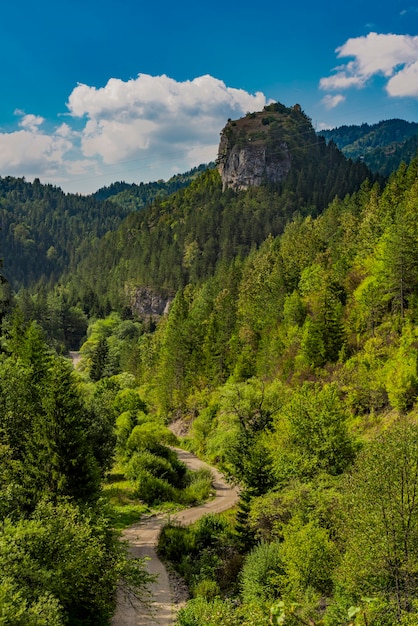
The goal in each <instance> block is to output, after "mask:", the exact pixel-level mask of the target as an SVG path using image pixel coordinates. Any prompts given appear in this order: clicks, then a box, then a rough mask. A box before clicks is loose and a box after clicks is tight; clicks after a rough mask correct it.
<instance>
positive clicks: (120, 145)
mask: <svg viewBox="0 0 418 626" xmlns="http://www.w3.org/2000/svg"><path fill="white" fill-rule="evenodd" d="M267 103H268V101H267V100H266V98H265V96H264V94H262V93H256V94H250V93H248V92H246V91H244V90H242V89H235V88H231V87H227V86H226V85H225V83H223V82H222V81H221V80H218V79H216V78H213V77H212V76H209V75H206V76H199V77H197V78H195V79H194V80H188V81H184V82H178V81H176V80H174V79H172V78H169V77H168V76H149V75H147V74H139V75H138V76H137V78H135V79H131V80H128V81H123V80H120V79H117V78H111V79H110V80H109V81H108V82H107V84H106V85H105V86H104V87H101V88H97V87H94V86H89V85H83V84H79V85H77V86H76V87H75V88H74V89H73V91H72V92H71V94H70V95H69V98H68V102H67V108H68V112H69V115H68V117H67V120H66V123H61V124H59V125H56V127H55V128H52V129H51V122H50V121H49V122H47V121H46V120H45V119H44V118H43V117H41V116H40V115H34V114H26V113H25V112H24V111H21V110H17V111H15V113H16V115H18V116H19V118H20V119H19V121H18V124H17V130H16V131H15V132H9V133H6V132H3V133H0V175H2V176H4V175H13V176H26V178H28V179H30V178H31V177H35V176H38V177H39V178H40V179H41V180H42V181H43V182H52V183H54V184H57V185H61V186H62V187H63V188H64V190H65V191H79V192H81V193H89V192H92V191H95V190H96V189H98V188H99V187H101V186H103V185H106V184H110V183H111V182H114V181H115V180H123V179H124V180H135V181H137V182H139V181H145V182H146V181H149V180H155V179H158V178H168V177H170V176H171V175H172V174H173V173H177V172H182V171H185V170H186V169H190V168H191V167H193V166H195V165H199V164H200V163H204V162H208V161H210V160H213V159H215V157H216V154H217V148H218V143H219V133H220V131H221V130H222V128H223V127H224V125H225V123H226V121H227V119H228V118H230V117H231V118H237V117H241V116H243V115H244V114H245V113H247V112H248V111H259V110H261V109H262V108H263V107H264V105H265V104H267ZM46 127H48V130H47V129H46Z"/></svg>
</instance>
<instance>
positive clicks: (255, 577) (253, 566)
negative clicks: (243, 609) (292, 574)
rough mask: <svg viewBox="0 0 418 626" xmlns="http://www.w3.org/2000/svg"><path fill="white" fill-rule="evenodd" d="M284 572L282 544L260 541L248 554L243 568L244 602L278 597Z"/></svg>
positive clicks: (242, 586) (242, 588) (242, 587)
mask: <svg viewBox="0 0 418 626" xmlns="http://www.w3.org/2000/svg"><path fill="white" fill-rule="evenodd" d="M283 574H284V569H283V563H282V557H281V551H280V544H278V543H260V544H259V545H258V546H256V547H255V548H254V549H253V550H252V551H251V552H250V554H249V555H248V556H247V558H246V559H245V562H244V566H243V568H242V572H241V591H242V597H243V600H244V602H252V601H255V600H257V599H259V600H268V599H273V598H275V597H277V596H278V595H279V591H280V579H281V577H282V576H283Z"/></svg>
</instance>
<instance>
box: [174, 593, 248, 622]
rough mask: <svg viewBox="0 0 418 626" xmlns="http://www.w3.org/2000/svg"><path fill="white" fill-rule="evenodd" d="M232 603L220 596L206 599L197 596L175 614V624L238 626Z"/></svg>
mask: <svg viewBox="0 0 418 626" xmlns="http://www.w3.org/2000/svg"><path fill="white" fill-rule="evenodd" d="M241 623H242V622H241V620H239V619H237V618H236V617H235V611H234V608H233V606H232V603H231V602H229V601H227V600H221V599H220V598H214V599H213V600H210V601H208V600H206V599H205V598H202V597H199V598H195V599H193V600H190V601H189V602H188V603H187V604H186V606H185V607H184V608H183V609H181V610H180V611H179V614H178V615H177V621H176V626H202V625H203V624H204V625H205V626H219V624H222V626H240V625H241Z"/></svg>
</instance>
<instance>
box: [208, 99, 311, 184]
mask: <svg viewBox="0 0 418 626" xmlns="http://www.w3.org/2000/svg"><path fill="white" fill-rule="evenodd" d="M307 128H308V134H312V135H313V138H314V140H315V133H314V130H313V128H312V127H311V125H310V121H309V119H308V118H307V117H306V116H305V114H304V113H303V112H302V110H301V108H300V106H299V105H295V106H294V107H292V108H287V107H285V106H284V105H282V104H279V103H274V104H271V105H268V106H266V107H265V108H264V110H263V111H261V112H258V113H247V115H246V116H245V117H243V118H241V119H239V120H229V121H228V123H227V125H226V126H225V128H224V129H223V131H222V133H221V140H220V144H219V151H218V159H217V167H218V170H219V173H220V175H221V179H222V184H223V189H224V190H225V189H227V188H232V189H235V190H237V191H240V190H245V189H248V188H249V187H253V186H260V185H262V184H264V183H275V184H277V183H281V182H282V181H283V180H284V179H285V178H286V177H287V175H288V174H289V172H290V168H291V167H292V163H293V155H292V147H291V144H293V143H294V140H295V136H296V137H297V135H298V133H299V132H300V133H301V136H302V137H303V139H302V141H301V143H302V144H304V143H306V142H305V139H306V130H307Z"/></svg>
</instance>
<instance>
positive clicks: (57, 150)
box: [0, 111, 72, 177]
mask: <svg viewBox="0 0 418 626" xmlns="http://www.w3.org/2000/svg"><path fill="white" fill-rule="evenodd" d="M16 114H18V115H21V116H22V119H21V120H20V121H19V123H18V125H19V126H20V127H21V128H22V130H17V131H15V132H10V133H0V172H2V173H3V172H4V173H5V174H7V175H15V176H27V177H29V176H39V175H41V174H47V175H48V176H50V175H53V173H54V172H56V171H57V170H59V169H60V168H61V167H62V163H63V159H64V156H65V154H66V153H67V152H68V151H69V150H70V149H71V148H72V143H71V142H69V141H68V140H66V139H65V137H63V136H60V135H59V134H56V133H52V134H47V133H44V132H43V131H42V130H41V129H40V126H41V125H42V124H43V123H44V121H45V120H44V119H43V118H42V117H40V116H37V115H32V114H28V115H26V114H24V113H23V112H22V111H16Z"/></svg>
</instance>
